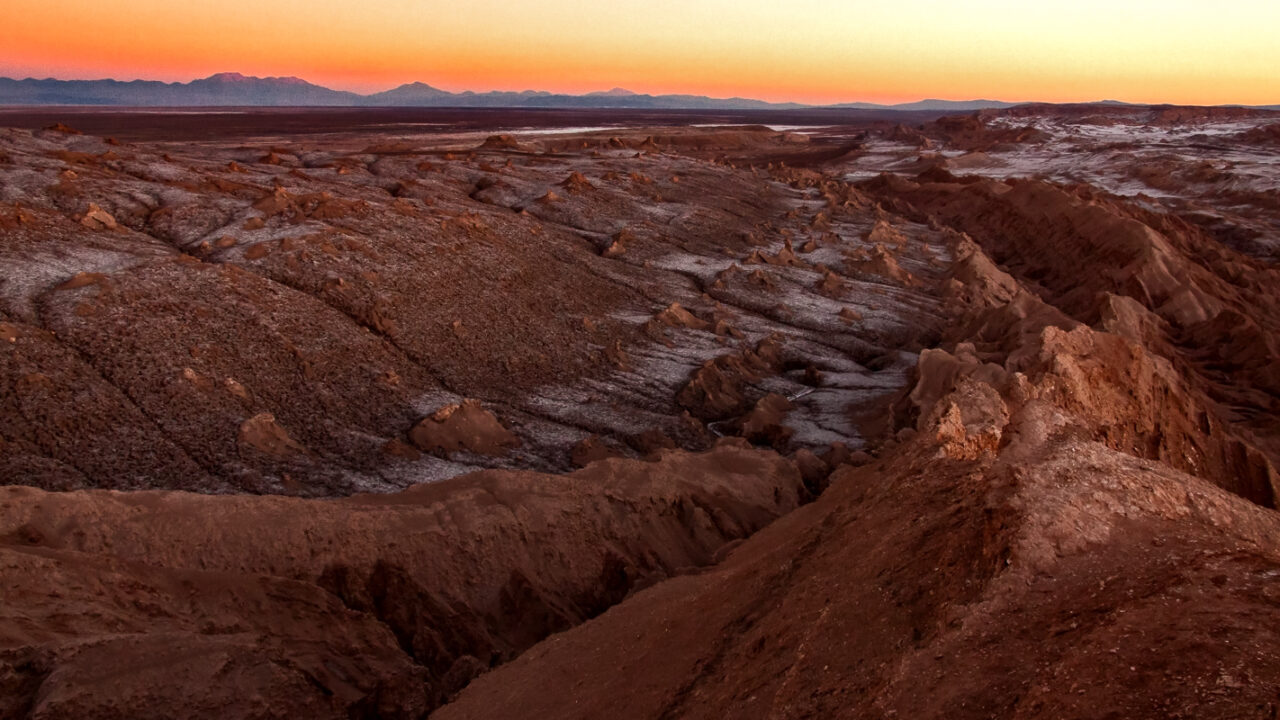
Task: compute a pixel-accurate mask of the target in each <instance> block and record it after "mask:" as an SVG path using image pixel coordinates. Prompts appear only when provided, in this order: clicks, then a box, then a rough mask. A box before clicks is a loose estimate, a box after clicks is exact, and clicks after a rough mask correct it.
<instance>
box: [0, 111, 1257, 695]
mask: <svg viewBox="0 0 1280 720" xmlns="http://www.w3.org/2000/svg"><path fill="white" fill-rule="evenodd" d="M314 119H315V118H312V120H314ZM260 120H261V119H260V118H259V121H260ZM326 122H328V121H326ZM1269 123H1274V120H1273V119H1270V118H1269V116H1266V115H1262V114H1257V113H1246V112H1236V111H1226V110H1213V109H1211V110H1204V109H1199V110H1197V109H1185V108H1141V109H1133V108H1126V109H1117V108H1111V107H1107V106H1091V107H1081V108H1063V109H1061V110H1056V109H1046V108H1030V109H1028V108H1018V109H1014V110H1010V111H1006V112H1003V113H981V114H977V115H972V116H967V117H961V118H958V119H947V120H943V121H941V122H937V123H931V124H926V125H923V126H919V127H918V128H910V127H906V126H900V127H894V126H893V125H883V126H881V125H878V124H874V123H868V124H863V125H861V126H856V127H845V128H831V129H828V130H824V131H823V132H821V133H816V134H810V135H804V134H796V133H790V132H775V131H772V130H769V129H767V128H763V127H758V126H750V125H741V126H738V127H733V128H723V129H715V128H693V127H689V128H670V127H667V128H656V127H649V128H630V129H619V130H617V131H605V132H595V133H582V134H570V135H545V136H539V135H530V134H527V133H519V134H508V136H506V137H503V136H502V135H497V136H492V137H491V135H492V133H479V134H477V133H455V134H447V133H437V134H435V135H430V136H427V135H410V136H406V135H403V134H391V133H389V132H384V133H382V134H378V133H376V132H373V131H371V130H369V129H368V128H359V129H354V130H351V131H350V132H346V133H342V132H337V131H336V130H335V131H333V132H331V133H330V134H329V135H327V136H326V137H324V138H323V139H318V138H311V139H305V138H299V137H291V136H286V135H282V136H279V137H273V138H267V139H261V138H258V139H253V140H245V141H238V140H227V139H226V136H224V137H223V139H221V140H217V141H213V142H209V143H207V144H190V145H182V144H164V143H159V142H155V141H148V142H144V143H141V144H128V143H125V144H111V143H106V142H103V141H101V140H99V139H97V138H95V137H93V136H92V135H78V134H73V133H70V132H68V128H57V129H51V130H39V131H37V132H34V133H31V132H25V131H4V132H3V135H0V141H2V143H0V150H2V151H3V154H0V176H3V178H4V184H3V185H0V193H3V196H2V197H0V260H2V261H3V270H0V388H3V389H4V392H3V393H0V420H2V421H3V422H2V424H0V472H2V473H3V474H4V477H5V478H6V479H7V480H8V481H9V482H11V483H14V484H15V486H13V487H7V488H3V489H0V576H3V577H2V578H0V587H3V588H4V603H3V604H2V605H0V615H2V616H3V620H0V717H3V718H9V717H13V718H54V717H121V718H125V717H128V718H134V717H192V718H201V717H210V718H212V717H298V716H306V717H335V718H337V717H425V716H426V715H428V714H432V715H433V716H437V717H440V718H446V719H450V718H492V717H504V718H522V717H528V718H535V717H536V718H559V717H563V718H598V717H618V718H686V717H688V718H695V717H707V718H711V717H714V718H722V717H742V718H773V717H814V718H825V717H886V718H888V717H929V718H942V717H946V718H990V717H1025V718H1094V717H1124V718H1146V717H1150V718H1166V717H1223V718H1257V717H1262V718H1267V717H1275V716H1276V715H1277V713H1278V712H1280V695H1278V694H1277V691H1276V687H1277V683H1276V678H1278V677H1280V649H1278V648H1280V594H1278V592H1277V585H1276V579H1277V578H1280V515H1277V514H1276V510H1275V507H1276V505H1277V500H1278V499H1280V476H1278V475H1277V472H1276V469H1275V468H1276V463H1277V462H1278V461H1280V424H1278V423H1277V421H1276V411H1277V403H1278V402H1280V372H1277V370H1276V368H1277V367H1280V339H1278V334H1280V324H1278V323H1280V320H1278V318H1280V294H1277V289H1276V288H1277V287H1278V285H1277V283H1276V280H1277V278H1276V275H1275V273H1276V270H1275V269H1274V266H1273V264H1272V262H1271V259H1270V258H1271V257H1273V254H1272V249H1273V248H1274V247H1277V246H1280V238H1276V237H1274V230H1273V229H1271V228H1269V227H1268V225H1267V223H1268V220H1267V218H1270V217H1272V215H1270V214H1269V213H1272V212H1273V210H1272V209H1269V208H1270V206H1269V205H1267V203H1266V201H1265V198H1266V197H1267V193H1268V192H1269V190H1268V188H1270V187H1271V185H1269V183H1271V182H1272V181H1271V180H1269V179H1268V177H1269V176H1268V175H1267V168H1269V167H1271V166H1272V165H1271V163H1272V162H1273V158H1272V156H1271V155H1270V154H1269V153H1271V152H1272V151H1271V150H1269V149H1268V147H1267V145H1266V143H1265V142H1258V141H1257V138H1258V136H1259V134H1264V133H1267V132H1269V130H1267V129H1266V127H1267V125H1268V124H1269ZM50 124H51V123H50ZM42 127H43V126H42ZM1064 128H1067V129H1066V130H1064ZM1151 128H1158V130H1152V129H1151ZM1255 130H1256V132H1255ZM228 132H230V131H228ZM1119 137H1125V138H1126V139H1125V140H1124V141H1123V143H1119V144H1122V145H1123V148H1121V147H1118V143H1117V138H1119ZM922 149H926V150H928V151H929V153H935V154H928V153H926V154H925V155H921V150H922ZM1084 155H1087V156H1088V157H1089V158H1092V160H1091V162H1090V163H1089V164H1086V165H1084V166H1081V165H1080V163H1078V162H1076V160H1077V159H1078V157H1079V156H1084ZM1189 157H1194V158H1196V162H1197V163H1199V164H1194V165H1186V164H1185V163H1184V162H1183V159H1184V158H1189ZM1161 158H1164V159H1161ZM1226 158H1230V160H1229V161H1228V160H1227V159H1226ZM1148 161H1150V162H1148ZM1161 163H1164V164H1161ZM1033 165H1034V167H1037V168H1040V169H1041V172H1039V173H1038V174H1039V175H1041V176H1040V177H1036V178H1028V177H1025V176H1024V175H1025V173H1022V169H1024V168H1027V167H1031V166H1033ZM1143 167H1145V168H1146V169H1145V170H1144V169H1142V168H1143ZM1183 167H1185V168H1187V169H1185V170H1184V169H1180V168H1183ZM1063 168H1066V170H1065V171H1064V170H1063ZM1064 172H1066V173H1070V176H1068V175H1064V174H1063V173H1064ZM965 173H970V174H969V175H967V176H965V175H964V174H965ZM1133 183H1140V184H1142V186H1143V187H1145V188H1148V189H1151V190H1153V191H1154V190H1156V189H1158V188H1157V186H1160V187H1161V188H1163V189H1162V190H1160V192H1162V193H1163V194H1161V195H1160V196H1159V197H1158V198H1153V197H1152V196H1149V195H1146V194H1143V193H1129V194H1126V192H1127V191H1128V190H1130V189H1131V188H1132V184H1133ZM1108 188H1109V189H1108ZM1274 212H1280V206H1278V207H1277V208H1275V209H1274ZM721 435H731V436H737V437H732V438H717V436H721ZM750 443H754V444H756V445H758V446H768V448H769V449H751V448H750V446H749V445H750ZM617 456H629V457H630V458H631V459H624V458H619V457H617ZM637 457H643V458H647V460H648V461H644V460H640V459H635V458H637ZM583 465H585V466H586V467H585V468H584V469H582V470H579V471H578V472H576V473H573V474H569V475H554V474H546V473H535V472H530V471H528V468H539V469H543V470H563V469H567V468H569V467H571V466H583ZM477 467H488V468H519V469H521V470H493V469H490V470H486V471H483V472H479V473H473V474H470V475H466V476H464V477H454V478H452V479H448V480H443V481H440V482H435V483H427V482H425V481H429V480H432V479H436V478H440V477H446V476H453V475H457V474H459V473H461V472H464V471H466V470H467V469H474V468H477ZM418 483H421V484H418ZM18 485H25V486H28V487H21V486H18ZM30 486H36V487H30ZM408 486H412V487H410V489H407V490H401V491H400V492H394V493H389V494H383V495H377V494H366V493H359V492H357V491H360V490H367V489H376V490H382V491H390V490H395V489H398V488H404V487H408ZM143 488H156V489H153V490H150V491H147V492H116V491H115V490H138V489H143ZM192 491H194V492H192ZM236 491H241V492H243V491H251V492H253V493H274V494H276V495H277V496H275V497H271V496H267V497H262V496H257V495H253V494H247V493H245V494H231V493H233V492H236ZM819 492H821V494H820V495H818V496H817V497H816V498H815V495H816V494H817V493H819ZM211 493H212V494H211ZM352 493H356V494H352ZM291 494H292V495H311V496H344V495H349V497H339V498H329V499H315V498H312V499H302V498H295V497H282V495H291ZM810 500H812V502H809V501H810Z"/></svg>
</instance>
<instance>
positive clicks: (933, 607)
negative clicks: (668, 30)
mask: <svg viewBox="0 0 1280 720" xmlns="http://www.w3.org/2000/svg"><path fill="white" fill-rule="evenodd" d="M895 184H896V187H890V188H882V190H881V192H883V193H884V196H885V197H887V198H890V199H894V200H900V201H903V202H910V201H909V200H906V198H916V199H919V198H920V195H919V194H920V193H928V194H926V195H924V198H925V199H926V200H928V201H933V200H934V199H935V197H936V195H945V194H948V193H956V194H962V193H969V192H974V193H976V194H975V198H981V200H979V199H973V200H970V202H974V203H975V204H978V206H977V207H974V208H972V209H971V210H970V211H969V214H968V215H966V216H964V217H979V218H982V220H983V221H985V222H992V221H993V219H994V224H993V225H992V226H981V225H980V224H978V223H973V224H968V225H966V226H965V228H966V230H967V231H969V232H972V233H973V236H972V237H969V236H961V235H959V234H957V235H956V236H954V237H955V238H956V245H957V247H956V257H957V258H958V260H957V261H956V263H955V265H954V266H953V269H952V272H951V278H950V281H949V283H948V288H949V291H950V292H951V293H952V297H953V298H954V300H955V303H956V305H954V306H953V308H955V309H957V311H958V312H957V315H958V317H957V322H956V324H955V325H953V330H952V331H951V332H950V333H948V336H947V337H946V338H945V339H944V342H943V343H942V348H945V349H942V348H940V349H935V350H929V351H926V352H925V353H923V354H922V355H921V357H920V362H919V368H918V376H917V379H916V381H915V384H914V387H913V388H912V389H911V391H910V392H909V393H908V394H906V395H904V396H903V398H902V400H901V402H900V404H899V406H898V408H897V413H896V416H897V418H898V422H897V425H896V426H895V427H896V430H897V432H896V433H894V439H893V440H891V441H889V442H887V443H885V444H884V445H883V446H881V453H880V457H879V458H878V459H877V460H876V462H874V463H872V464H870V465H867V466H864V467H860V468H856V469H853V468H849V469H842V470H839V471H837V472H836V473H835V475H834V476H833V477H832V478H831V487H830V489H828V490H827V492H826V493H825V494H824V495H822V497H820V498H819V499H818V500H817V501H816V502H814V503H813V504H811V505H809V506H806V507H805V508H803V509H801V510H799V511H797V512H795V513H792V514H791V515H789V516H787V517H786V518H783V519H782V520H780V521H778V522H776V523H774V524H773V525H771V526H770V527H768V528H767V529H766V530H764V531H762V532H761V533H759V534H757V535H756V536H754V537H752V538H751V539H749V540H748V541H746V542H745V543H743V544H742V545H740V546H738V547H737V548H735V549H734V551H733V552H732V553H731V554H730V556H729V557H728V559H727V560H726V561H725V562H724V563H723V564H721V565H719V566H718V567H716V568H715V569H713V570H711V571H709V572H707V573H704V574H701V575H698V576H696V577H688V578H679V579H676V580H673V581H670V582H667V583H663V584H662V585H660V586H658V587H655V588H652V589H650V590H647V591H644V592H642V593H639V594H638V595H636V596H635V597H633V598H630V599H629V600H628V601H627V602H624V603H623V604H622V605H620V606H618V607H616V608H614V609H612V610H611V611H609V612H608V613H606V614H605V615H603V616H602V617H600V618H598V619H596V620H594V621H592V622H590V623H587V624H586V625H584V626H582V627H579V628H576V629H575V630H572V631H570V632H567V633H564V634H561V635H557V636H554V637H552V638H551V639H549V640H547V641H545V642H544V643H541V644H540V645H538V646H536V647H535V648H534V649H533V650H531V651H530V652H528V653H526V654H525V655H523V656H522V657H520V658H519V659H518V660H517V661H515V662H514V663H512V664H511V665H509V666H507V667H504V668H501V669H499V670H498V671H495V672H494V673H491V674H489V675H486V676H483V677H481V678H479V679H478V680H477V681H476V682H475V683H473V684H472V685H471V686H470V687H469V688H468V689H467V690H466V691H465V692H464V693H463V694H462V695H461V697H460V698H459V700H458V701H456V702H454V703H452V704H450V705H448V706H446V707H445V708H443V709H441V710H440V711H439V712H437V713H436V715H435V716H434V717H439V718H450V719H452V718H480V717H495V716H499V717H505V716H511V717H564V718H591V717H634V718H653V717H707V718H712V717H949V718H954V717H973V718H985V717H992V716H999V717H1045V718H1049V717H1053V718H1063V717H1080V718H1086V717H1098V716H1099V715H1107V714H1114V715H1116V716H1124V717H1167V716H1187V717H1205V716H1214V717H1254V716H1257V715H1258V714H1262V715H1264V716H1265V715H1266V714H1268V713H1272V712H1274V711H1275V710H1276V708H1277V707H1278V705H1277V703H1278V702H1280V698H1277V696H1276V695H1275V688H1274V684H1273V683H1271V682H1270V680H1269V679H1270V678H1274V677H1276V673H1277V672H1280V652H1277V651H1276V649H1275V645H1274V643H1275V641H1276V640H1277V639H1280V609H1278V606H1277V604H1276V600H1277V597H1280V596H1278V595H1277V590H1276V587H1275V583H1274V580H1275V578H1276V577H1280V544H1278V539H1280V516H1277V515H1276V513H1275V512H1274V511H1273V510H1271V509H1268V508H1270V507H1272V506H1273V505H1274V501H1275V497H1276V492H1277V490H1278V487H1277V479H1276V473H1275V470H1274V468H1273V467H1272V465H1271V463H1270V461H1269V459H1268V457H1267V456H1266V454H1265V453H1263V452H1261V451H1259V450H1257V449H1256V448H1255V447H1254V446H1253V445H1252V444H1250V442H1249V441H1248V439H1247V438H1249V437H1251V436H1252V433H1251V432H1249V431H1248V429H1247V428H1244V427H1242V425H1240V424H1232V422H1231V420H1230V419H1228V417H1229V416H1226V417H1224V415H1223V414H1221V409H1220V408H1219V407H1218V406H1217V405H1216V404H1215V403H1214V402H1213V401H1212V400H1211V399H1210V398H1209V397H1208V395H1207V393H1206V392H1205V388H1208V387H1212V385H1211V384H1210V383H1209V382H1207V381H1206V379H1205V378H1204V377H1203V376H1202V375H1201V374H1200V373H1199V372H1198V371H1197V367H1196V366H1195V365H1194V363H1189V362H1186V361H1185V360H1184V359H1183V355H1182V352H1183V349H1181V348H1176V349H1175V346H1174V345H1173V344H1172V343H1171V341H1170V337H1169V335H1167V334H1166V332H1165V331H1162V329H1163V328H1166V327H1167V326H1168V325H1171V324H1172V323H1171V322H1170V321H1167V320H1164V319H1163V318H1162V317H1161V316H1160V315H1159V314H1157V313H1155V312H1153V311H1152V310H1148V309H1147V308H1146V307H1145V305H1144V302H1143V301H1149V299H1150V296H1149V295H1141V297H1142V300H1141V301H1140V300H1138V299H1136V298H1133V297H1130V296H1126V295H1120V294H1114V293H1112V292H1088V293H1087V295H1085V297H1091V298H1093V300H1094V302H1095V303H1096V304H1095V305H1088V304H1085V303H1084V302H1083V301H1082V300H1081V301H1078V303H1071V302H1064V303H1063V305H1064V307H1062V308H1059V307H1055V306H1054V305H1052V304H1050V302H1049V301H1050V300H1053V299H1054V298H1055V294H1054V292H1053V290H1052V289H1050V287H1048V286H1049V284H1048V283H1047V282H1046V283H1042V284H1040V285H1039V286H1037V287H1036V290H1037V291H1038V294H1039V295H1040V297H1037V295H1036V294H1032V292H1030V291H1029V290H1028V288H1027V287H1026V286H1025V285H1024V284H1023V283H1022V282H1020V281H1019V280H1018V279H1016V278H1015V277H1013V276H1011V275H1010V274H1008V273H1006V272H1004V271H1002V270H1000V269H998V268H997V266H996V264H995V263H994V262H993V261H992V259H991V257H990V256H988V255H987V254H986V251H985V250H984V248H983V245H981V244H979V243H984V244H985V242H984V240H982V239H985V238H992V240H990V242H992V243H993V244H996V243H1008V242H1014V241H1015V240H1016V237H1017V230H1016V229H1012V228H1010V226H1009V225H1008V224H1005V223H1004V222H1001V220H1002V219H1003V218H1005V217H1007V215H1006V213H1009V212H1010V211H1009V210H1007V208H1006V206H1004V205H1003V203H1002V202H1001V201H999V200H994V199H992V198H993V197H994V198H1000V197H1003V196H1007V195H1014V193H1016V192H1019V191H1017V190H1016V189H1013V188H1004V189H1002V190H997V191H996V192H997V193H998V194H996V195H994V196H992V195H990V194H989V193H991V192H992V190H991V188H990V187H986V188H973V189H972V190H970V189H967V188H965V187H962V186H959V185H957V186H954V187H951V186H947V187H932V188H930V187H927V186H926V187H925V188H924V189H922V187H921V186H919V185H917V184H916V183H906V182H899V183H882V185H895ZM1023 192H1027V191H1023ZM1034 192H1036V193H1045V194H1049V195H1050V196H1051V197H1052V198H1054V199H1062V201H1063V203H1064V204H1065V207H1063V206H1061V205H1060V206H1059V210H1060V212H1067V213H1080V214H1084V215H1086V216H1088V215H1093V214H1094V213H1096V212H1099V211H1100V209H1099V208H1097V206H1094V205H1092V204H1090V201H1089V200H1088V199H1085V198H1079V197H1076V196H1072V195H1069V194H1066V193H1063V192H1061V191H1058V190H1056V189H1054V188H1050V187H1048V186H1041V187H1037V188H1035V190H1034ZM1014 197H1015V198H1016V197H1017V196H1016V195H1014ZM1010 200H1012V198H1011V199H1010ZM955 202H956V203H957V204H958V203H959V202H960V201H959V200H956V201H955ZM980 203H986V204H980ZM922 204H923V203H922ZM902 207H903V208H904V209H908V206H907V205H902ZM910 208H914V209H916V210H918V211H919V210H920V206H917V205H915V204H914V203H911V205H910ZM1041 212H1043V210H1042V211H1041ZM935 217H936V216H935ZM1017 217H1019V218H1025V216H1017ZM1033 217H1034V215H1033ZM1042 217H1043V216H1042ZM1050 219H1051V220H1053V219H1054V218H1052V217H1050ZM942 222H946V221H945V220H942ZM1008 222H1010V223H1012V221H1008ZM1059 222H1061V220H1060V219H1059ZM1117 222H1119V221H1117ZM1123 222H1124V227H1126V228H1131V229H1132V232H1131V234H1130V235H1129V236H1128V237H1125V236H1123V235H1121V236H1117V234H1116V233H1114V232H1108V230H1112V231H1113V230H1114V229H1113V228H1111V227H1109V226H1108V225H1107V224H1106V223H1103V224H1101V225H1100V226H1099V225H1094V226H1090V225H1085V226H1083V227H1081V228H1079V229H1076V230H1074V232H1076V233H1078V234H1079V235H1078V236H1083V237H1086V238H1089V239H1091V240H1092V241H1094V242H1097V243H1098V244H1100V245H1103V246H1105V247H1115V245H1113V244H1112V243H1115V244H1119V245H1121V247H1120V248H1118V251H1119V250H1123V251H1125V252H1127V253H1129V254H1131V256H1132V257H1133V258H1136V259H1138V260H1141V259H1143V258H1148V259H1149V258H1151V257H1152V256H1159V254H1160V253H1167V252H1168V251H1167V246H1168V244H1169V240H1168V239H1167V238H1166V236H1164V235H1163V234H1162V233H1161V232H1160V231H1158V230H1155V229H1154V228H1151V227H1149V226H1145V225H1143V226H1135V224H1134V223H1136V221H1134V220H1132V219H1129V218H1125V219H1124V220H1123ZM1027 225H1028V226H1029V227H1024V228H1023V230H1022V232H1025V233H1027V234H1030V233H1031V232H1033V228H1035V227H1036V226H1035V225H1034V224H1033V223H1027ZM1014 227H1015V228H1016V227H1017V226H1016V225H1015V226H1014ZM1044 227H1046V228H1047V227H1058V225H1056V224H1053V223H1049V224H1048V225H1046V226H1044ZM1067 227H1068V228H1072V227H1073V226H1072V225H1071V224H1069V223H1068V224H1067ZM1091 232H1098V233H1099V234H1098V235H1091V234H1090V233H1091ZM996 238H998V239H996ZM1011 238H1012V239H1011ZM1133 238H1139V239H1145V240H1146V241H1147V242H1149V243H1150V245H1149V246H1148V247H1133V246H1129V245H1127V243H1129V242H1130V241H1132V240H1133ZM1183 239H1184V240H1188V241H1190V242H1194V241H1195V240H1196V238H1195V237H1194V234H1190V235H1188V236H1187V237H1185V238H1183ZM999 246H1000V245H997V247H999ZM1064 246H1065V247H1064ZM1005 247H1007V246H1005ZM1036 247H1041V246H1039V245H1037V246H1036ZM1192 247H1193V248H1194V246H1192ZM1044 248H1045V249H1043V250H1042V251H1041V253H1042V254H1046V255H1047V254H1058V253H1071V252H1072V248H1071V247H1070V245H1069V244H1067V242H1066V241H1065V240H1062V239H1057V240H1056V242H1049V243H1046V245H1045V246H1044ZM1007 252H1010V257H1013V258H1018V259H1019V262H1020V263H1022V262H1029V261H1026V260H1022V259H1021V258H1023V255H1021V254H1019V253H1018V252H1016V251H1007ZM1073 258H1074V265H1073V266H1074V267H1075V268H1076V275H1077V276H1078V277H1079V278H1080V279H1081V284H1082V285H1085V287H1087V285H1086V284H1087V283H1090V282H1098V281H1101V282H1105V283H1108V284H1109V289H1110V290H1113V291H1122V290H1123V289H1124V288H1132V289H1133V292H1134V293H1135V294H1138V293H1140V292H1141V291H1142V290H1143V284H1142V283H1141V282H1139V280H1133V281H1132V282H1130V281H1129V280H1131V279H1132V278H1124V277H1117V275H1118V273H1116V272H1114V270H1115V268H1127V272H1129V273H1131V274H1132V276H1137V277H1138V278H1139V279H1141V278H1143V277H1150V276H1151V275H1152V270H1151V269H1150V266H1149V265H1147V264H1145V263H1144V262H1141V261H1138V262H1132V263H1131V264H1129V265H1125V264H1121V263H1116V262H1115V261H1114V259H1113V257H1112V256H1111V255H1109V254H1108V253H1106V252H1102V251H1096V250H1095V251H1090V252H1083V251H1078V250H1077V251H1075V254H1074V255H1073ZM1164 260H1165V264H1164V266H1163V268H1164V269H1165V270H1167V271H1168V272H1170V273H1171V274H1172V273H1185V275H1186V276H1190V278H1191V279H1188V281H1187V283H1188V285H1186V286H1184V288H1182V289H1180V290H1176V291H1175V292H1187V291H1188V289H1189V288H1190V289H1191V290H1190V291H1191V292H1194V290H1195V289H1198V288H1199V287H1200V286H1197V285H1195V284H1193V283H1195V282H1196V280H1197V279H1203V281H1204V282H1205V287H1214V284H1213V282H1212V280H1213V276H1212V275H1210V274H1208V273H1206V272H1205V269H1204V268H1201V267H1199V266H1196V265H1193V264H1191V263H1190V262H1188V261H1186V260H1183V261H1182V262H1181V263H1177V264H1175V262H1173V261H1171V260H1169V258H1168V257H1167V255H1166V256H1165V258H1164ZM1238 261H1239V262H1242V263H1244V264H1246V265H1248V262H1247V261H1246V260H1244V259H1239V260H1238ZM1011 264H1012V263H1011ZM1261 272H1262V273H1263V275H1264V276H1265V274H1266V273H1269V272H1270V271H1269V270H1267V269H1262V270H1261ZM1197 275H1199V276H1200V277H1199V278H1197V277H1196V276H1197ZM1041 279H1042V280H1043V279H1044V277H1043V276H1042V277H1041ZM1260 287H1261V283H1260V282H1259V284H1258V285H1256V286H1255V288H1260ZM1203 292H1204V297H1206V298H1208V301H1207V302H1208V303H1210V304H1213V303H1223V304H1224V305H1225V304H1226V302H1227V301H1229V299H1230V298H1231V297H1233V296H1234V293H1235V292H1238V290H1237V289H1236V286H1233V288H1232V290H1231V291H1230V292H1229V293H1215V292H1214V291H1213V290H1204V291H1203ZM1065 294H1067V295H1069V296H1070V294H1071V291H1070V290H1067V291H1066V293H1065ZM1042 297H1043V298H1045V299H1041V298H1042ZM1076 297H1080V295H1076ZM1067 310H1069V311H1071V312H1067ZM1221 312H1227V311H1226V310H1222V311H1221ZM1071 315H1078V316H1080V317H1084V318H1089V317H1092V318H1094V319H1095V325H1096V326H1095V327H1090V326H1089V325H1086V324H1084V323H1082V322H1079V321H1077V320H1075V319H1073V318H1072V317H1071ZM1268 319H1270V318H1268ZM1211 321H1212V318H1197V319H1194V320H1192V322H1194V323H1204V322H1211ZM1167 324H1168V325H1167ZM1162 353H1168V355H1167V356H1166V355H1165V354H1162ZM1246 382H1247V381H1246ZM1241 385H1244V386H1245V387H1247V384H1245V383H1241ZM1237 387H1239V386H1237Z"/></svg>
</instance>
